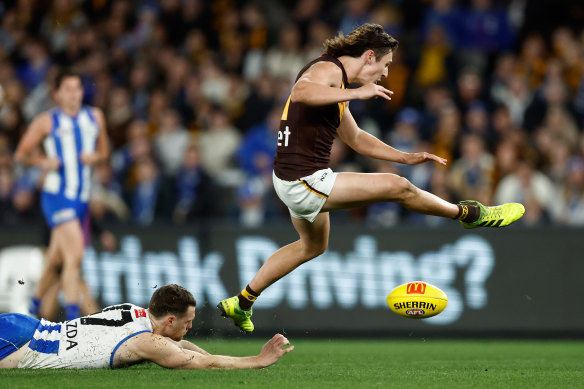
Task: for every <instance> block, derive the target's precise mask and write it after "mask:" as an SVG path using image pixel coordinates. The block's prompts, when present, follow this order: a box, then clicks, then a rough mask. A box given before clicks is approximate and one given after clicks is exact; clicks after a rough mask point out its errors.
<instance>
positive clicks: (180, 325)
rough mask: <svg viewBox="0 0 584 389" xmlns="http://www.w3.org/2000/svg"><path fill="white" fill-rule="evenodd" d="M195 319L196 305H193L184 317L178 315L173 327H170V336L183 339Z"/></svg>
mask: <svg viewBox="0 0 584 389" xmlns="http://www.w3.org/2000/svg"><path fill="white" fill-rule="evenodd" d="M194 319H195V307H193V306H192V305H191V306H189V308H188V309H187V313H186V314H185V315H184V316H183V317H180V318H178V317H176V318H175V320H174V321H173V324H172V326H171V328H169V334H167V335H166V336H168V337H169V338H170V339H172V340H176V341H179V340H181V339H182V338H183V337H184V336H185V335H186V333H187V331H188V330H190V329H191V328H192V327H193V320H194Z"/></svg>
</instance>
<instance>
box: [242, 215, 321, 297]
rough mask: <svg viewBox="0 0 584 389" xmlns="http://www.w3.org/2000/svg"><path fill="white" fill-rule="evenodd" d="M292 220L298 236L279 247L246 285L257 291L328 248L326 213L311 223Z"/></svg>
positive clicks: (259, 291) (302, 220) (260, 290)
mask: <svg viewBox="0 0 584 389" xmlns="http://www.w3.org/2000/svg"><path fill="white" fill-rule="evenodd" d="M291 219H292V224H293V225H294V228H295V229H296V231H297V232H298V235H299V236H300V239H299V240H297V241H296V242H293V243H290V244H289V245H287V246H284V247H282V248H280V249H279V250H278V251H276V252H275V253H274V254H272V255H271V256H270V257H269V258H268V259H267V261H266V262H265V263H264V264H263V266H262V267H261V268H260V270H258V272H257V274H256V275H255V276H254V278H253V279H252V280H251V282H250V283H249V286H250V287H251V288H252V289H253V290H255V291H256V292H258V293H261V292H262V291H263V290H264V289H266V288H267V287H268V286H270V285H272V284H273V283H274V282H276V281H278V280H279V279H280V278H282V277H284V276H285V275H286V274H288V273H290V272H291V271H292V270H294V269H296V268H297V267H298V266H300V265H302V264H303V263H304V262H307V261H309V260H311V259H313V258H315V257H318V256H319V255H320V254H322V253H324V252H325V250H326V249H327V247H328V240H329V233H330V218H329V214H328V212H324V213H320V214H319V215H318V216H317V217H316V219H315V220H314V222H313V223H311V222H309V221H308V220H304V219H296V218H294V217H291Z"/></svg>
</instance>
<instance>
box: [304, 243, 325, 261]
mask: <svg viewBox="0 0 584 389" xmlns="http://www.w3.org/2000/svg"><path fill="white" fill-rule="evenodd" d="M327 248H328V241H326V242H322V243H314V244H311V245H308V246H307V247H306V248H305V250H304V253H305V254H304V257H305V258H306V261H309V260H311V259H313V258H316V257H318V256H319V255H321V254H322V253H324V252H325V251H326V249H327Z"/></svg>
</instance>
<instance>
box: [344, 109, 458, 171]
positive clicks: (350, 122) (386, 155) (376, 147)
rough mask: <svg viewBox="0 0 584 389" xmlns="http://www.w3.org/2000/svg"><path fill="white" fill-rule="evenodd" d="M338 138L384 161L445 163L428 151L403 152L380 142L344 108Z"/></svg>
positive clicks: (442, 159) (360, 152)
mask: <svg viewBox="0 0 584 389" xmlns="http://www.w3.org/2000/svg"><path fill="white" fill-rule="evenodd" d="M337 133H338V134H339V136H340V138H341V139H342V140H343V142H345V143H346V144H347V145H348V146H349V147H350V148H352V149H353V150H355V151H356V152H358V153H359V154H362V155H365V156H367V157H371V158H375V159H380V160H384V161H391V162H399V163H403V164H406V165H417V164H420V163H423V162H428V161H433V162H436V163H439V164H441V165H446V160H445V159H444V158H440V157H438V156H436V155H434V154H430V153H425V152H422V153H404V152H403V151H399V150H397V149H395V148H393V147H391V146H389V145H388V144H386V143H384V142H382V141H381V140H379V139H378V138H376V137H375V136H373V135H371V134H369V133H368V132H366V131H363V130H362V129H360V128H359V126H357V123H356V122H355V119H354V118H353V115H351V111H349V109H348V108H346V109H345V113H344V114H343V119H342V120H341V124H340V126H339V128H338V129H337Z"/></svg>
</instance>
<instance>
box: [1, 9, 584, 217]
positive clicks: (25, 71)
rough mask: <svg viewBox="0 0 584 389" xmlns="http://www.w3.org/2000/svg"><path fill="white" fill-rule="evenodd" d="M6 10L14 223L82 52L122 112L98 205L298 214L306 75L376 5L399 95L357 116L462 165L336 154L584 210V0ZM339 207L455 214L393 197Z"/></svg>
mask: <svg viewBox="0 0 584 389" xmlns="http://www.w3.org/2000/svg"><path fill="white" fill-rule="evenodd" d="M0 20H1V24H0V85H2V87H3V89H4V94H5V96H4V105H3V108H2V109H1V110H0V224H4V225H11V224H15V223H26V222H30V221H34V220H41V219H42V217H41V214H40V209H39V202H38V197H39V196H38V193H39V187H40V185H42V179H43V173H42V172H41V171H39V170H38V169H35V168H25V167H23V166H17V165H15V164H14V163H13V161H12V154H13V152H14V149H15V147H16V144H17V143H18V140H19V139H20V137H21V136H22V134H23V132H24V131H25V130H26V128H27V125H28V124H29V123H30V121H31V120H32V118H33V117H34V116H36V115H38V114H39V113H40V112H42V111H44V110H47V109H49V108H51V106H52V105H53V102H52V88H53V81H54V78H55V75H56V73H57V72H58V70H59V69H60V68H64V67H66V68H71V69H73V70H75V71H77V72H79V73H80V74H81V75H82V76H83V80H84V89H85V103H86V104H89V105H93V106H97V107H100V108H101V109H103V111H104V113H105V116H106V119H107V130H108V135H109V138H110V140H111V145H112V154H111V161H110V163H109V164H104V165H102V166H98V167H97V168H96V169H95V172H94V178H93V179H94V191H93V194H92V199H91V212H92V215H93V217H94V218H96V219H98V220H106V221H119V222H122V223H133V224H136V225H140V226H148V225H150V224H151V223H153V222H154V221H158V220H160V221H165V222H172V223H177V224H180V223H192V222H209V221H224V222H229V223H239V224H241V225H243V226H247V227H257V226H261V225H265V224H268V223H271V222H278V221H280V220H285V219H287V218H288V217H289V216H288V212H287V210H286V209H285V208H284V207H283V205H282V204H281V203H280V202H279V200H278V199H277V198H276V197H275V194H274V191H273V189H272V184H271V172H272V159H273V156H274V154H275V147H276V137H277V128H278V123H279V120H280V115H281V112H282V108H283V104H284V103H285V101H286V99H287V98H288V95H289V93H290V89H291V86H292V84H293V82H294V80H295V77H296V75H297V73H298V71H299V70H300V69H301V68H302V67H303V66H304V64H306V63H307V62H308V61H310V60H311V59H313V58H315V57H317V56H318V55H320V54H321V48H322V42H323V41H324V40H325V39H327V38H329V37H332V36H334V35H336V33H337V32H338V31H342V32H344V33H348V32H350V31H351V30H352V29H353V28H354V27H356V26H358V25H360V24H362V23H365V22H375V23H379V24H381V25H382V26H384V28H385V30H386V31H387V32H389V33H390V34H392V35H393V36H394V37H396V38H397V39H398V40H399V42H400V47H399V48H398V50H397V51H396V53H395V54H394V57H393V64H392V65H391V67H390V71H389V77H388V78H387V79H385V80H383V81H382V83H383V84H384V85H385V86H386V87H387V88H389V89H391V90H393V91H394V92H395V94H394V98H393V100H392V101H391V102H387V101H383V100H381V99H377V100H372V101H353V102H351V104H350V109H351V112H352V113H353V116H355V118H356V120H357V123H358V124H359V125H360V126H361V127H362V128H363V129H364V130H366V131H368V132H371V133H373V134H374V135H376V136H378V137H379V138H380V139H383V140H384V141H386V142H388V143H389V144H391V145H392V146H394V147H396V148H398V149H400V150H402V151H406V152H415V151H430V152H432V153H435V154H437V155H439V156H441V157H444V158H447V159H448V161H449V166H448V168H443V167H439V166H434V165H432V164H424V165H418V166H414V167H412V166H401V165H397V164H392V163H387V162H379V161H374V160H371V159H368V158H364V157H362V156H359V155H356V154H355V153H354V152H353V151H352V150H350V149H348V148H347V147H346V146H345V145H343V144H342V143H340V142H337V143H335V146H334V149H333V154H332V161H331V167H332V168H333V170H335V171H362V172H388V173H396V174H400V175H403V176H405V177H407V178H408V179H409V180H410V181H411V182H413V183H414V184H415V185H416V186H418V187H420V188H422V189H426V190H429V191H431V192H433V193H435V194H437V195H439V196H441V197H443V198H445V199H447V200H449V201H452V202H455V201H458V200H463V199H476V200H479V201H481V202H483V203H485V204H498V203H503V202H521V203H523V204H525V206H526V209H527V212H526V215H525V217H524V218H523V219H522V221H521V223H522V224H523V225H526V226H541V225H568V226H583V225H584V3H582V2H581V1H571V0H556V1H554V2H553V5H552V4H549V2H540V1H537V2H535V1H527V0H508V1H496V0H467V1H463V0H435V1H430V0H425V1H424V0H385V1H381V0H377V1H376V0H346V1H333V0H329V1H327V0H299V1H291V0H281V1H271V0H248V1H245V0H239V1H238V0H215V1H210V0H158V1H154V0H152V1H137V0H84V1H83V0H52V1H40V0H13V1H4V2H2V4H0ZM39 152H40V151H39ZM332 220H333V223H335V222H338V221H342V222H349V223H355V224H361V225H370V226H378V227H391V226H394V225H402V224H414V225H429V226H436V225H440V224H443V223H447V221H444V220H442V219H439V218H434V217H427V216H423V215H417V214H412V213H409V212H408V211H407V210H405V209H403V208H402V207H400V206H398V205H396V204H392V203H383V204H376V205H374V206H370V207H366V208H359V209H355V210H350V211H342V212H338V213H337V216H333V218H332Z"/></svg>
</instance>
